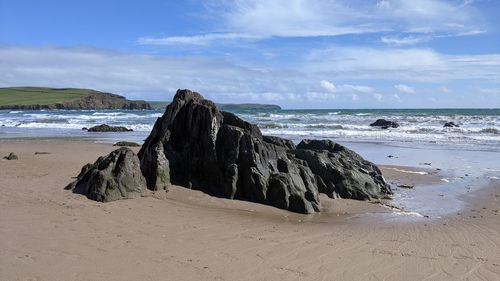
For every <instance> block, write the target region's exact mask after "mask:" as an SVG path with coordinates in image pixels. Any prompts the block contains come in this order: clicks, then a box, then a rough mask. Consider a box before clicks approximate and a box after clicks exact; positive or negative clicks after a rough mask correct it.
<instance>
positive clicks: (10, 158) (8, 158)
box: [3, 152, 18, 160]
mask: <svg viewBox="0 0 500 281" xmlns="http://www.w3.org/2000/svg"><path fill="white" fill-rule="evenodd" d="M3 159H7V160H17V159H18V158H17V155H16V154H14V152H11V153H9V155H7V156H4V157H3Z"/></svg>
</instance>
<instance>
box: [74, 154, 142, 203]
mask: <svg viewBox="0 0 500 281" xmlns="http://www.w3.org/2000/svg"><path fill="white" fill-rule="evenodd" d="M65 189H71V190H73V192H75V193H79V194H83V195H86V196H87V197H88V198H89V199H92V200H96V201H102V202H109V201H115V200H118V199H128V198H134V197H138V196H140V195H141V194H143V192H144V191H145V190H146V180H145V179H144V176H143V175H142V173H141V169H140V162H139V158H137V155H136V154H135V153H134V152H133V151H132V150H130V149H129V148H125V147H122V148H119V149H117V150H115V151H113V152H111V153H110V154H108V155H107V156H105V157H99V159H97V161H96V162H95V163H94V164H90V163H89V164H87V165H85V166H83V167H82V170H81V172H80V174H79V175H78V176H77V179H76V180H75V181H74V182H72V183H70V184H69V185H68V186H66V188H65Z"/></svg>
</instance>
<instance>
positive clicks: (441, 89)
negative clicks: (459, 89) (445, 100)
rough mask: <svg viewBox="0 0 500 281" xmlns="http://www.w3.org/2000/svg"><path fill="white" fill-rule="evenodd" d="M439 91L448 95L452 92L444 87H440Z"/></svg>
mask: <svg viewBox="0 0 500 281" xmlns="http://www.w3.org/2000/svg"><path fill="white" fill-rule="evenodd" d="M439 91H441V92H443V93H446V94H449V93H451V90H450V89H448V88H447V87H444V86H443V87H440V88H439Z"/></svg>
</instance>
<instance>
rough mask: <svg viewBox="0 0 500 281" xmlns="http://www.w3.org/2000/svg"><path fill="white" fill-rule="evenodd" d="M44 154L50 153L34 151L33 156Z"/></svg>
mask: <svg viewBox="0 0 500 281" xmlns="http://www.w3.org/2000/svg"><path fill="white" fill-rule="evenodd" d="M45 154H50V152H47V151H35V155H45Z"/></svg>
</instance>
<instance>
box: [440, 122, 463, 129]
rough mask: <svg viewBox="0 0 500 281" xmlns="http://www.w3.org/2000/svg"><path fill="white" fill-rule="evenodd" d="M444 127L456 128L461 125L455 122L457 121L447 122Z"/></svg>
mask: <svg viewBox="0 0 500 281" xmlns="http://www.w3.org/2000/svg"><path fill="white" fill-rule="evenodd" d="M443 127H447V128H455V127H457V128H458V127H460V126H459V125H458V124H455V122H446V123H445V124H444V126H443Z"/></svg>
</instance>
